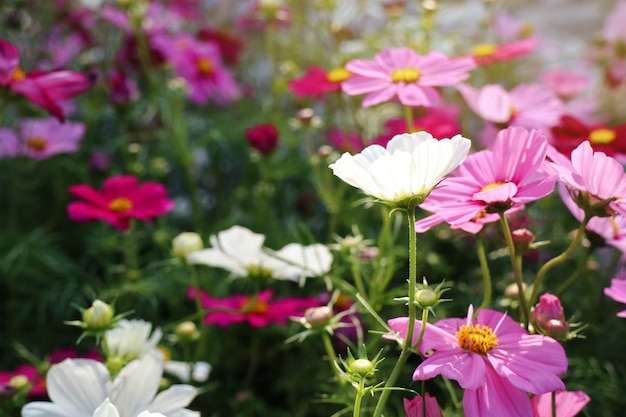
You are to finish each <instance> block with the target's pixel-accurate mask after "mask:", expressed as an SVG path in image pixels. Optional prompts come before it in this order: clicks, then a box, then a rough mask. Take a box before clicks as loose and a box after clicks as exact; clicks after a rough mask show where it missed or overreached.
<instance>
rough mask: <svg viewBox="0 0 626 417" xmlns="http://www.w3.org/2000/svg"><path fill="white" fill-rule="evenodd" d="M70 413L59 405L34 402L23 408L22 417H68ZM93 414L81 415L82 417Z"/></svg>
mask: <svg viewBox="0 0 626 417" xmlns="http://www.w3.org/2000/svg"><path fill="white" fill-rule="evenodd" d="M67 416H68V412H67V411H66V410H64V409H62V408H61V407H59V406H58V405H56V404H54V403H50V402H46V401H33V402H30V403H28V404H26V405H25V406H24V407H22V417H67ZM83 416H85V417H87V416H89V417H91V414H80V417H83Z"/></svg>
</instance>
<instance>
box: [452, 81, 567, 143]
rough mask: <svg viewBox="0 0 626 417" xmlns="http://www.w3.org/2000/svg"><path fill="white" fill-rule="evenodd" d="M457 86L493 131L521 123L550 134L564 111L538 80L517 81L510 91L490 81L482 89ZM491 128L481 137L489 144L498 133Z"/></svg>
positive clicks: (523, 125)
mask: <svg viewBox="0 0 626 417" xmlns="http://www.w3.org/2000/svg"><path fill="white" fill-rule="evenodd" d="M457 89H458V90H459V92H460V93H461V95H462V96H463V98H464V99H465V101H466V102H467V104H468V105H469V107H470V108H471V109H472V110H473V111H474V113H476V115H478V116H479V117H480V118H482V119H483V120H485V121H486V122H488V123H489V125H488V126H489V127H491V128H492V129H491V131H493V130H494V128H495V130H496V132H497V130H499V129H503V128H505V127H509V126H521V127H525V128H527V129H539V130H542V131H543V133H544V134H545V135H547V134H549V133H550V128H551V127H552V126H554V125H556V124H557V123H558V121H559V118H560V117H561V115H562V114H563V113H564V106H563V103H562V102H561V100H559V99H558V97H557V96H556V95H555V94H554V93H553V92H552V91H550V90H549V89H547V88H545V87H543V86H541V85H539V84H522V85H518V86H517V87H515V88H513V89H512V90H511V91H510V92H507V91H506V90H505V89H504V87H502V86H501V85H498V84H488V85H486V86H484V87H482V88H480V89H476V88H474V87H471V86H469V85H467V84H459V85H458V86H457ZM491 131H489V130H487V131H485V132H484V134H483V138H482V141H483V144H484V145H486V146H488V145H489V144H490V143H491V142H492V141H493V137H494V136H495V135H494V134H492V133H491Z"/></svg>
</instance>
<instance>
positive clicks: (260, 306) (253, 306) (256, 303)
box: [241, 297, 267, 314]
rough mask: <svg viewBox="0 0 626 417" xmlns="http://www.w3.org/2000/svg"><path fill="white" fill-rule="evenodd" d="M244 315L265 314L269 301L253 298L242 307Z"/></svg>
mask: <svg viewBox="0 0 626 417" xmlns="http://www.w3.org/2000/svg"><path fill="white" fill-rule="evenodd" d="M241 311H243V312H244V313H253V314H263V313H265V312H266V311H267V301H263V300H259V299H258V298H257V297H252V298H250V299H249V300H248V301H246V302H245V303H243V305H242V306H241Z"/></svg>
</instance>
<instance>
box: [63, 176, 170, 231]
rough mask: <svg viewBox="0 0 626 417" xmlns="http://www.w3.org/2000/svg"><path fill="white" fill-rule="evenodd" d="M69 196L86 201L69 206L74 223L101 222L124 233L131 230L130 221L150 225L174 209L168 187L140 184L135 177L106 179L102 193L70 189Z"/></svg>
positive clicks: (77, 186) (91, 189) (91, 190)
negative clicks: (136, 220)
mask: <svg viewBox="0 0 626 417" xmlns="http://www.w3.org/2000/svg"><path fill="white" fill-rule="evenodd" d="M70 193H72V194H74V195H75V196H77V197H79V198H82V199H83V201H75V202H72V203H70V204H69V205H68V206H67V214H68V216H69V218H70V219H71V220H73V221H76V222H86V221H92V220H102V221H105V222H107V223H109V224H111V225H113V226H114V227H115V228H117V229H118V230H121V231H124V230H128V228H129V227H130V219H131V218H135V219H139V220H142V221H144V222H148V223H151V222H152V219H153V218H154V217H158V216H162V215H164V214H165V213H167V212H169V211H171V210H173V209H174V202H173V201H172V200H170V199H169V198H168V197H167V191H166V190H165V187H163V186H162V185H161V184H158V183H155V182H145V183H143V184H138V183H137V177H134V176H132V175H122V176H118V177H111V178H109V179H107V180H106V181H104V186H103V190H102V192H99V191H97V190H95V189H93V188H91V187H90V186H88V185H85V184H80V185H73V186H71V187H70Z"/></svg>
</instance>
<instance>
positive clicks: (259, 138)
mask: <svg viewBox="0 0 626 417" xmlns="http://www.w3.org/2000/svg"><path fill="white" fill-rule="evenodd" d="M246 139H247V140H248V143H250V146H252V147H253V148H254V149H256V150H258V151H259V152H261V153H262V154H270V153H272V152H273V151H274V149H276V146H278V129H276V126H274V125H273V124H271V123H262V124H258V125H256V126H253V127H251V128H249V129H246Z"/></svg>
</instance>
